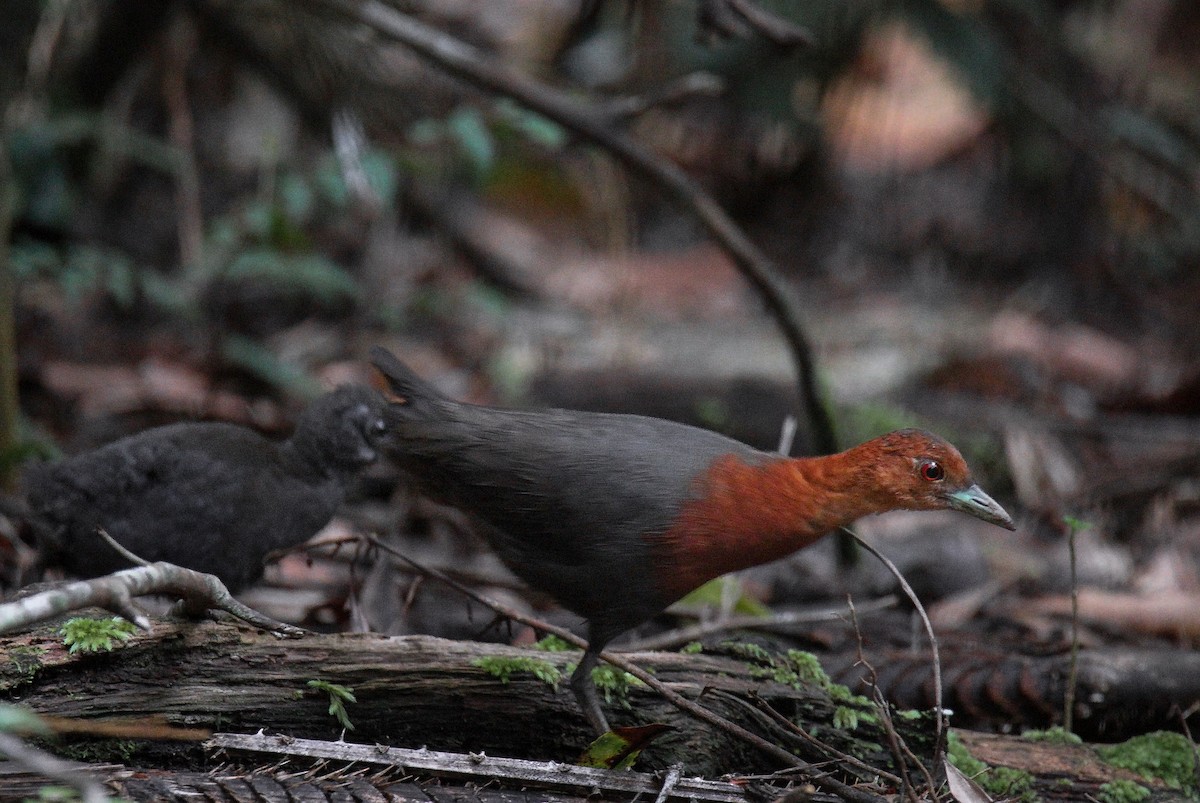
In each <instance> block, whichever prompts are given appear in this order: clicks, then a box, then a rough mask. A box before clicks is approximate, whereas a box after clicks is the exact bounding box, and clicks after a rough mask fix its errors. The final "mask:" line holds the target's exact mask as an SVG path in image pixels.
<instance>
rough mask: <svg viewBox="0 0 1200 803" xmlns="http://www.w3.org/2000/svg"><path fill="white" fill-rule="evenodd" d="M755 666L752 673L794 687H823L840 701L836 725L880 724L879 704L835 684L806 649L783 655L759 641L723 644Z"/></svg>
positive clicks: (754, 675)
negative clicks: (767, 648) (762, 645)
mask: <svg viewBox="0 0 1200 803" xmlns="http://www.w3.org/2000/svg"><path fill="white" fill-rule="evenodd" d="M721 646H722V647H724V648H725V649H727V650H729V651H730V652H732V653H733V654H734V655H737V656H738V657H740V658H744V659H746V660H748V661H750V662H751V663H753V664H755V666H751V667H750V676H751V677H754V678H765V679H769V680H773V681H775V682H776V683H782V684H783V685H785V686H791V687H792V688H794V689H803V688H812V687H814V686H815V687H816V688H818V689H823V690H824V691H825V692H826V693H827V694H828V695H829V697H830V699H831V700H832V701H833V702H834V703H836V704H837V705H836V707H835V708H834V711H833V726H834V727H835V728H838V729H840V730H854V729H855V728H857V727H858V726H859V725H862V724H867V723H869V724H873V725H877V724H879V714H878V712H877V707H876V705H875V703H874V702H873V701H872V700H870V699H868V698H866V697H864V696H862V695H861V694H854V693H853V692H851V691H850V689H849V688H848V687H846V686H843V685H842V684H841V683H834V682H833V681H832V680H831V679H830V677H829V675H828V674H827V673H826V672H825V670H824V668H822V666H821V662H820V661H819V660H818V659H817V656H815V655H813V654H812V653H810V652H804V651H802V650H788V651H787V652H786V653H785V654H784V655H783V656H782V657H781V656H775V655H772V654H771V653H769V652H768V651H767V650H765V649H764V648H762V647H760V646H759V645H757V644H746V643H743V642H734V641H727V642H725V643H723V644H722V645H721Z"/></svg>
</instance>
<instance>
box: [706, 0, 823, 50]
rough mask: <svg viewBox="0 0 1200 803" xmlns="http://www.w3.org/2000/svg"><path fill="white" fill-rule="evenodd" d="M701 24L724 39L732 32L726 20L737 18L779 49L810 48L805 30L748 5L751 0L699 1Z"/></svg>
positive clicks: (807, 33) (809, 38) (810, 42)
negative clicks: (716, 30) (712, 28)
mask: <svg viewBox="0 0 1200 803" xmlns="http://www.w3.org/2000/svg"><path fill="white" fill-rule="evenodd" d="M699 13H700V18H701V24H707V25H709V26H712V27H715V28H717V29H718V31H719V32H720V33H722V34H723V35H725V36H731V35H733V34H734V33H735V31H734V30H733V26H732V25H731V24H730V22H729V20H730V19H731V18H736V19H737V20H738V21H740V22H741V23H743V24H744V25H745V26H746V27H748V28H750V30H752V31H754V32H755V33H757V34H758V35H759V36H762V37H763V38H764V39H766V40H768V41H769V42H771V43H772V44H775V45H778V46H779V47H811V46H812V45H813V37H812V34H811V33H809V32H808V30H807V29H805V28H802V27H800V26H799V25H796V24H795V23H794V22H791V21H790V20H786V19H784V18H783V17H780V16H779V15H777V14H774V13H772V12H770V11H767V10H766V9H764V8H762V7H760V6H758V5H756V4H755V3H753V2H751V0H702V2H701V4H700V12H699Z"/></svg>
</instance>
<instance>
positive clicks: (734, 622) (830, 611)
mask: <svg viewBox="0 0 1200 803" xmlns="http://www.w3.org/2000/svg"><path fill="white" fill-rule="evenodd" d="M896 601H897V599H896V597H895V596H893V595H890V594H889V595H888V596H886V597H880V598H879V599H874V600H870V601H868V602H866V603H863V604H862V605H859V606H858V609H859V610H861V611H881V610H885V609H887V608H891V607H893V606H895V604H896ZM846 612H847V608H844V607H837V608H834V607H823V608H821V609H819V610H818V609H812V610H804V611H787V612H784V613H773V614H770V615H769V616H730V617H728V618H725V619H721V620H720V621H715V622H702V623H700V624H696V625H691V626H688V627H678V628H675V629H673V630H668V631H666V632H664V633H659V634H658V635H656V636H648V637H646V638H641V639H637V640H636V641H632V642H629V643H625V644H622V645H621V646H622V648H623V649H625V650H627V651H629V652H643V651H649V650H667V649H671V648H673V647H678V646H680V645H683V644H687V643H688V642H689V641H699V640H700V639H703V638H707V637H709V636H715V635H717V634H720V633H728V632H731V631H734V630H766V631H771V632H775V631H785V632H786V631H787V630H788V629H789V628H791V627H793V626H795V625H807V624H813V623H815V622H833V621H838V620H840V619H842V618H843V617H844V616H845V614H846Z"/></svg>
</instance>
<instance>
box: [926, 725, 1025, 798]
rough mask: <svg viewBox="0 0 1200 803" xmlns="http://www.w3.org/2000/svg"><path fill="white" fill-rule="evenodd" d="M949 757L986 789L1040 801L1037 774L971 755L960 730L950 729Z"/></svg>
mask: <svg viewBox="0 0 1200 803" xmlns="http://www.w3.org/2000/svg"><path fill="white" fill-rule="evenodd" d="M946 758H947V759H948V760H949V761H950V763H951V764H953V765H954V766H956V767H958V769H959V770H960V771H961V772H962V773H963V775H966V776H967V777H968V778H970V779H972V780H973V781H975V783H977V784H979V785H980V786H981V787H982V788H983V789H984V791H986V792H989V793H990V794H992V795H996V796H998V797H1003V798H1007V799H1009V800H1018V801H1021V803H1036V801H1037V800H1039V797H1038V794H1037V792H1036V790H1035V789H1034V785H1033V784H1034V777H1033V775H1032V774H1031V773H1029V772H1026V771H1025V770H1018V769H1013V768H1012V767H990V766H988V765H987V764H985V763H984V762H982V761H980V760H979V759H977V758H975V756H973V755H971V753H970V751H968V750H967V747H966V745H964V744H963V743H962V740H961V739H959V738H958V734H956V733H954V732H953V731H951V732H950V734H949V736H948V738H947V740H946Z"/></svg>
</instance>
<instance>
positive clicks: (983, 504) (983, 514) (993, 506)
mask: <svg viewBox="0 0 1200 803" xmlns="http://www.w3.org/2000/svg"><path fill="white" fill-rule="evenodd" d="M946 504H948V505H949V506H950V507H952V508H953V509H955V510H961V511H962V512H963V513H966V514H968V515H971V516H974V517H975V518H977V519H983V520H984V521H986V522H988V523H990V524H996V525H999V526H1000V527H1003V528H1004V529H1006V530H1015V529H1017V528H1016V526H1015V525H1014V524H1013V520H1012V517H1011V516H1009V515H1008V513H1006V512H1005V511H1004V508H1002V507H1000V505H998V504H997V503H996V500H995V499H992V497H990V496H988V495H987V494H986V493H984V492H983V489H982V488H980V487H979V486H978V485H972V486H971V487H969V488H964V489H963V490H961V491H954V492H952V493H948V494H946Z"/></svg>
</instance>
